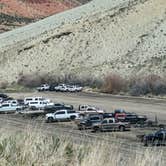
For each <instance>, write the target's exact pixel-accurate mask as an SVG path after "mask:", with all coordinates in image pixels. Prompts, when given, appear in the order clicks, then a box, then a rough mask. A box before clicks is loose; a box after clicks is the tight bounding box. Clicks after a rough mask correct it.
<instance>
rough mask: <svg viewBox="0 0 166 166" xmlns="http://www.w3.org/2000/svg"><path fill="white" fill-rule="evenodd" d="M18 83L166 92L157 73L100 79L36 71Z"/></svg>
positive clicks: (164, 82)
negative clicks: (52, 74)
mask: <svg viewBox="0 0 166 166" xmlns="http://www.w3.org/2000/svg"><path fill="white" fill-rule="evenodd" d="M17 83H18V85H21V86H22V87H28V88H34V87H36V86H39V85H41V84H44V83H48V84H51V85H57V84H59V83H66V84H78V85H81V86H87V87H90V88H93V89H99V91H101V92H104V93H110V94H120V93H126V94H130V95H132V96H141V95H148V94H152V95H165V94H166V80H165V79H164V78H162V77H160V76H157V75H148V76H144V77H141V76H139V77H134V78H129V79H125V78H123V77H121V76H120V75H119V74H117V73H110V74H108V75H106V76H105V77H104V78H100V79H99V78H95V77H92V76H87V77H85V76H84V77H80V76H77V75H75V74H64V75H61V76H55V75H54V76H49V75H48V74H43V75H40V74H38V73H34V74H29V75H22V74H21V75H20V77H19V79H18V82H17ZM5 85H6V84H5Z"/></svg>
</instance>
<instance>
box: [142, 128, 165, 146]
mask: <svg viewBox="0 0 166 166" xmlns="http://www.w3.org/2000/svg"><path fill="white" fill-rule="evenodd" d="M143 144H144V146H149V145H151V146H158V145H166V129H161V130H159V131H157V132H155V133H151V134H147V135H144V137H143Z"/></svg>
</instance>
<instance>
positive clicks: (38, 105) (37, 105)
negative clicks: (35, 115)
mask: <svg viewBox="0 0 166 166" xmlns="http://www.w3.org/2000/svg"><path fill="white" fill-rule="evenodd" d="M46 105H47V102H45V101H30V102H29V103H28V107H29V108H30V109H32V110H37V109H44V107H45V106H46Z"/></svg>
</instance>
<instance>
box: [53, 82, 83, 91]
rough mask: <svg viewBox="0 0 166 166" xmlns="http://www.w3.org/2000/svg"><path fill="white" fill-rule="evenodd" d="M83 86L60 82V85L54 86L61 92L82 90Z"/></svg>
mask: <svg viewBox="0 0 166 166" xmlns="http://www.w3.org/2000/svg"><path fill="white" fill-rule="evenodd" d="M82 89H83V88H82V87H81V86H78V85H67V84H59V85H58V86H55V87H54V90H55V91H60V92H80V91H82Z"/></svg>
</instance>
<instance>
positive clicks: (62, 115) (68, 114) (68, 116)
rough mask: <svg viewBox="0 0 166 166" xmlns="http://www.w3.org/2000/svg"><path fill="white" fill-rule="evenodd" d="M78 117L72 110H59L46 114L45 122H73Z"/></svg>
mask: <svg viewBox="0 0 166 166" xmlns="http://www.w3.org/2000/svg"><path fill="white" fill-rule="evenodd" d="M78 117H79V113H77V112H76V111H73V110H60V111H56V112H55V113H49V114H46V122H47V123H50V122H54V121H61V120H74V119H75V118H78Z"/></svg>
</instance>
